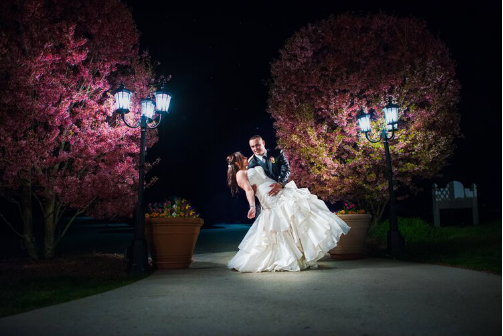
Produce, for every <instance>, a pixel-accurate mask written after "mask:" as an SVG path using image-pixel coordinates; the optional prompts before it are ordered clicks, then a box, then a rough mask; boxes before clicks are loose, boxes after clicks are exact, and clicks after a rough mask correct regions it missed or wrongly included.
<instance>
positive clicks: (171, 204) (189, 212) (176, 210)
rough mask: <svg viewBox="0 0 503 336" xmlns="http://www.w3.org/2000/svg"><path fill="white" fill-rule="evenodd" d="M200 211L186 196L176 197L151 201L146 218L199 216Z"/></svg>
mask: <svg viewBox="0 0 503 336" xmlns="http://www.w3.org/2000/svg"><path fill="white" fill-rule="evenodd" d="M199 216H200V215H199V213H198V212H196V210H195V209H194V208H193V207H192V206H191V205H190V204H189V202H187V200H186V199H185V198H178V197H175V198H174V199H173V201H168V200H167V201H165V202H162V203H161V202H159V203H149V204H148V207H147V212H146V213H145V218H173V217H185V218H199Z"/></svg>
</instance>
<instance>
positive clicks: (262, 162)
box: [248, 135, 290, 196]
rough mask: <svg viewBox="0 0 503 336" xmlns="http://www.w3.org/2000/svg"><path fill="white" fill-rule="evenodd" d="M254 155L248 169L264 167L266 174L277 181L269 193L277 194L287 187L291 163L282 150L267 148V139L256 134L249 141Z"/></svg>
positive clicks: (249, 160)
mask: <svg viewBox="0 0 503 336" xmlns="http://www.w3.org/2000/svg"><path fill="white" fill-rule="evenodd" d="M249 144H250V148H251V150H252V152H253V155H252V156H251V157H250V158H249V159H248V169H251V168H253V167H256V166H261V167H262V168H264V172H265V174H266V175H267V176H268V177H270V178H271V179H273V180H275V181H276V183H274V184H271V190H270V191H269V195H271V196H275V195H277V194H278V193H279V192H280V191H281V189H283V188H284V187H285V184H286V182H287V181H288V176H290V165H289V164H288V160H287V159H286V157H285V154H283V151H282V150H273V149H266V148H265V141H264V140H263V139H262V137H261V136H260V135H254V136H252V137H251V138H250V141H249Z"/></svg>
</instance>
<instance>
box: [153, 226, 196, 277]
mask: <svg viewBox="0 0 503 336" xmlns="http://www.w3.org/2000/svg"><path fill="white" fill-rule="evenodd" d="M145 223H146V226H145V235H146V238H147V242H148V244H149V249H150V253H151V255H152V261H153V262H154V268H156V269H172V268H188V267H189V266H190V263H191V262H192V255H193V254H194V247H195V246H196V241H197V237H198V235H199V231H200V230H201V226H202V225H203V223H204V221H203V220H202V219H201V218H181V217H180V218H146V219H145Z"/></svg>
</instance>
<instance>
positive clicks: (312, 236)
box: [227, 166, 350, 272]
mask: <svg viewBox="0 0 503 336" xmlns="http://www.w3.org/2000/svg"><path fill="white" fill-rule="evenodd" d="M248 180H249V181H250V184H251V185H254V184H255V185H256V186H257V193H256V196H257V198H258V199H259V201H260V204H261V206H262V212H261V213H260V215H259V216H258V217H257V219H256V220H255V222H254V223H253V225H252V226H251V227H250V230H248V233H247V234H246V236H245V237H244V238H243V241H242V242H241V243H240V244H239V251H238V253H237V254H236V255H235V256H234V257H233V258H232V259H231V261H229V263H228V265H227V267H228V268H230V269H235V270H237V271H239V272H266V271H300V270H303V269H305V268H307V267H311V268H316V267H317V261H318V260H319V259H321V258H322V257H324V256H325V254H326V253H327V252H328V251H329V250H330V249H332V248H334V247H335V246H336V245H337V242H338V241H339V238H340V236H341V234H343V233H344V234H346V233H348V231H349V229H350V228H349V226H348V225H347V224H346V223H345V222H344V221H343V220H342V219H340V218H339V217H337V216H336V215H335V214H333V213H332V212H331V211H330V210H329V209H328V208H327V206H326V204H325V203H324V202H323V201H322V200H320V199H318V197H317V196H316V195H313V194H311V193H310V192H309V190H308V189H306V188H302V189H298V188H297V186H296V185H295V183H294V182H293V181H291V182H289V183H287V184H286V185H285V188H284V189H283V190H282V191H280V193H279V194H278V195H277V196H269V194H268V193H269V191H270V190H271V187H270V185H271V184H273V183H276V181H274V180H272V179H270V178H269V177H267V176H266V174H265V172H264V169H263V168H262V167H260V166H257V167H255V168H252V169H249V170H248Z"/></svg>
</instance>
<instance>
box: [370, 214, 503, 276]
mask: <svg viewBox="0 0 503 336" xmlns="http://www.w3.org/2000/svg"><path fill="white" fill-rule="evenodd" d="M398 222H399V230H400V233H401V234H402V235H403V236H404V238H405V244H406V249H405V252H403V253H402V254H400V255H399V256H398V257H397V259H400V260H408V261H416V262H421V263H431V264H439V265H449V266H454V267H460V268H467V269H472V270H476V271H486V272H490V273H493V274H499V275H501V220H495V221H490V222H487V223H483V224H480V225H476V226H475V225H473V226H463V227H452V226H451V227H439V228H437V227H434V226H433V225H432V224H428V223H427V222H425V221H423V220H421V219H418V218H399V219H398ZM388 225H389V224H388V221H386V222H383V223H381V224H379V225H376V226H375V227H373V228H371V229H370V231H369V240H370V243H371V244H370V254H371V255H373V256H383V255H384V254H385V252H386V237H387V232H388Z"/></svg>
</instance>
